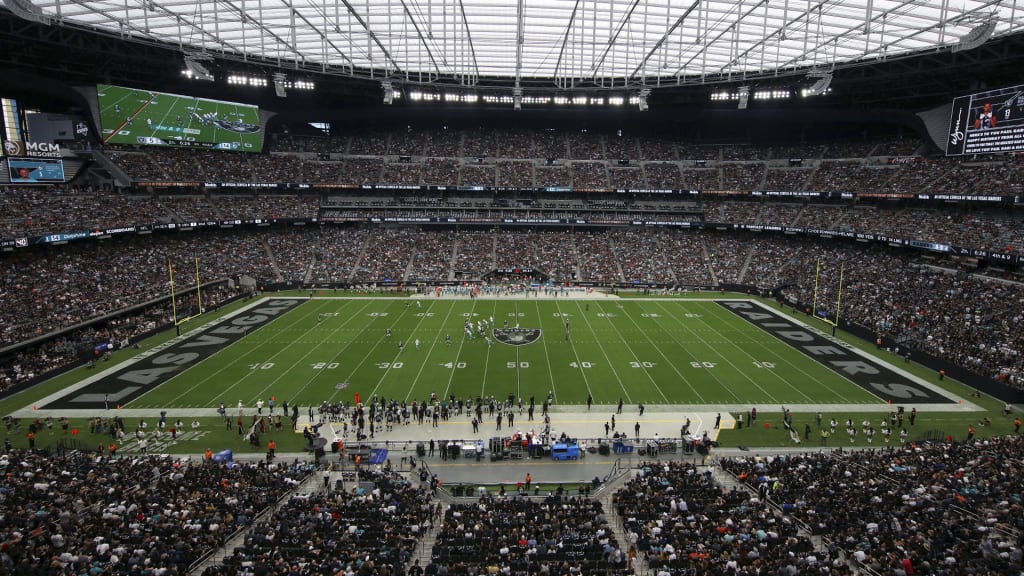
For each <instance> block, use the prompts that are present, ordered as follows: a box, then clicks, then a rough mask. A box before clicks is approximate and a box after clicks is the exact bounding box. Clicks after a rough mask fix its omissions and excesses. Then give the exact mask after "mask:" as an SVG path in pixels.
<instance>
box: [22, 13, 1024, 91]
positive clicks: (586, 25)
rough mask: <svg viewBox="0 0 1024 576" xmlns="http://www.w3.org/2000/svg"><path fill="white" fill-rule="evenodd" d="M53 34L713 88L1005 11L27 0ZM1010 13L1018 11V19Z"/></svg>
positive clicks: (1006, 26)
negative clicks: (54, 26)
mask: <svg viewBox="0 0 1024 576" xmlns="http://www.w3.org/2000/svg"><path fill="white" fill-rule="evenodd" d="M32 2H33V4H35V5H36V6H38V7H39V8H41V9H42V10H43V12H44V13H45V14H46V15H48V16H50V17H51V18H53V19H54V20H55V21H56V22H57V23H68V24H75V25H80V26H86V27H91V28H95V29H99V30H102V31H106V32H109V33H114V34H118V35H121V36H126V35H127V36H130V37H134V38H136V39H138V40H142V41H153V42H160V43H170V44H173V45H176V46H177V45H180V46H183V47H186V48H187V49H190V50H205V51H207V52H209V53H211V55H212V56H214V57H216V56H218V55H226V56H230V57H233V58H237V57H241V56H246V57H260V58H266V59H274V60H276V59H284V60H288V61H292V60H297V61H300V62H301V63H302V64H303V65H305V66H321V67H323V66H327V67H328V70H327V71H328V72H334V73H338V74H346V75H353V76H365V75H369V74H370V73H371V71H372V74H373V75H374V76H375V77H383V76H385V75H395V76H397V77H402V76H403V75H405V76H406V77H409V78H411V79H412V80H414V81H416V78H417V77H420V78H423V75H427V76H426V77H425V78H426V79H427V80H428V81H433V80H436V79H438V78H457V79H461V80H462V81H463V82H465V83H470V84H471V83H473V82H475V81H476V80H479V79H480V78H481V77H488V78H499V79H506V80H508V81H509V82H510V83H511V82H512V81H513V80H514V79H515V78H517V77H521V78H523V79H530V80H533V81H536V80H538V79H540V80H544V79H550V80H551V81H552V83H553V85H554V84H559V85H564V84H566V83H568V82H569V81H572V82H573V83H574V84H578V83H579V82H583V83H588V82H590V83H597V84H601V85H604V83H605V82H614V83H615V84H618V85H623V84H625V83H629V84H633V85H639V84H651V83H656V82H669V83H675V82H690V81H702V82H714V81H717V80H720V79H723V78H726V77H730V75H731V77H735V75H751V76H757V75H763V74H771V73H775V72H776V71H777V70H780V69H781V70H783V71H785V70H793V69H801V70H802V69H805V68H809V67H818V68H830V67H833V66H842V65H844V64H848V63H850V62H856V61H863V60H869V61H870V60H876V59H880V58H883V57H884V58H892V57H898V56H902V55H906V54H908V53H913V52H918V51H927V50H934V49H942V48H947V49H948V47H950V46H951V45H954V44H956V43H957V42H959V40H960V38H961V37H963V36H966V35H968V34H969V33H970V32H971V31H972V30H973V29H975V28H976V27H978V26H979V25H981V24H983V23H985V22H987V21H993V22H995V31H994V35H996V36H1001V35H1006V34H1011V33H1014V32H1017V31H1019V30H1020V29H1021V28H1022V27H1024V3H1021V2H1019V1H1015V0H986V1H980V0H938V1H932V0H909V1H898V0H816V1H810V0H771V1H770V2H769V1H768V0H739V1H734V0H703V1H701V0H682V1H681V2H680V1H675V2H673V1H671V0H655V1H652V2H642V1H640V0H633V1H631V2H621V1H616V2H609V1H594V0H578V1H577V0H518V1H508V0H505V1H499V0H462V1H461V2H460V1H454V2H453V1H450V0H446V1H436V0H360V1H358V2H357V1H354V0H343V1H342V2H337V1H331V2H326V1H316V0H290V1H284V0H118V1H116V2H115V1H109V0H107V1H103V0H101V1H84V0H70V1H69V0H32ZM1018 4H1021V7H1018Z"/></svg>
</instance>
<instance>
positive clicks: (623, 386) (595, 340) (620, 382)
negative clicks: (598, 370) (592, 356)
mask: <svg viewBox="0 0 1024 576" xmlns="http://www.w3.org/2000/svg"><path fill="white" fill-rule="evenodd" d="M574 302H576V309H577V310H579V313H580V316H582V317H583V319H584V320H585V321H586V323H587V328H590V332H591V334H594V342H595V343H596V344H597V347H598V348H600V349H601V354H604V360H605V362H607V363H608V368H610V369H611V371H612V374H614V375H615V379H616V380H618V381H619V388H622V393H623V394H625V395H626V400H629V402H630V404H632V403H633V399H632V398H630V397H629V391H628V390H626V386H625V385H624V384H623V383H622V378H619V371H618V370H616V369H615V366H613V365H612V359H611V358H609V357H608V353H607V352H605V351H604V344H602V343H601V339H600V338H598V337H597V334H596V333H595V332H594V327H593V326H592V325H591V324H590V319H589V318H587V315H586V314H584V313H583V310H581V309H580V301H579V300H575V301H574ZM575 353H576V347H575V346H573V354H575ZM576 360H577V361H579V357H578V356H577V358H576ZM580 370H583V364H582V363H581V364H580ZM584 379H585V378H584ZM589 390H590V386H587V391H588V393H589Z"/></svg>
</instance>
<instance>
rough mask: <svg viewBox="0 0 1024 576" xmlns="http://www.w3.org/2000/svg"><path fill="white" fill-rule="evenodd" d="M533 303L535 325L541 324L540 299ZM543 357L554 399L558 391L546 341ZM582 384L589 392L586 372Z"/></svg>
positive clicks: (556, 305)
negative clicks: (535, 310)
mask: <svg viewBox="0 0 1024 576" xmlns="http://www.w3.org/2000/svg"><path fill="white" fill-rule="evenodd" d="M533 304H534V307H535V308H537V325H538V326H540V325H541V321H540V300H534V301H533ZM555 308H556V309H557V308H558V303H557V302H556V303H555ZM559 314H561V312H559ZM559 319H561V317H559ZM569 344H570V345H572V342H571V340H570V342H569ZM573 354H576V351H575V350H573ZM544 359H545V360H546V361H547V364H548V380H550V381H551V394H552V395H553V397H554V398H555V399H558V392H557V391H556V390H555V372H554V370H553V369H552V368H551V354H550V353H549V352H548V345H547V343H545V344H544ZM578 360H579V358H577V365H578ZM583 384H585V385H586V387H587V394H590V383H589V382H587V375H586V373H584V374H583ZM519 397H520V398H522V394H520V396H519Z"/></svg>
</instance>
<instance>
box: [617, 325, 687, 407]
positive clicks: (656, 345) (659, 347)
mask: <svg viewBox="0 0 1024 576" xmlns="http://www.w3.org/2000/svg"><path fill="white" fill-rule="evenodd" d="M627 316H628V317H629V319H630V321H631V322H633V325H634V326H636V327H637V329H638V330H639V331H640V333H641V334H643V335H644V337H645V338H647V341H648V342H650V343H651V345H652V346H653V348H654V349H655V350H657V352H658V354H661V357H662V358H664V359H665V361H666V362H667V363H668V365H669V366H671V367H672V370H674V371H675V373H676V374H678V375H679V377H680V378H682V379H683V382H684V383H686V385H687V386H689V387H690V390H693V393H694V394H696V395H697V398H698V399H699V400H700V401H701V402H702V403H703V402H704V397H703V396H701V394H700V392H697V389H696V388H694V387H693V385H692V384H690V381H689V380H688V379H687V378H686V376H684V375H683V373H682V372H680V371H679V368H677V367H676V364H675V362H672V360H670V359H669V357H668V356H667V355H666V354H665V352H664V351H663V350H662V349H661V346H659V345H658V344H657V343H655V342H654V340H653V339H652V338H651V337H650V335H649V334H648V333H647V331H646V330H644V329H643V328H641V327H640V323H639V322H637V321H636V318H634V317H633V316H632V315H631V314H627ZM659 328H661V327H660V326H659ZM616 332H618V328H616ZM620 338H621V335H620ZM627 348H629V346H628V345H627ZM629 351H630V353H631V354H633V358H635V359H636V360H637V361H639V360H640V357H639V356H637V355H636V353H634V352H633V349H632V348H629ZM644 372H645V373H646V374H647V377H648V378H650V379H651V382H653V383H654V387H655V388H657V389H658V393H659V394H661V397H662V398H664V399H665V402H668V401H669V400H668V397H667V396H665V393H664V392H662V390H661V387H660V386H658V383H657V381H655V380H654V377H653V376H651V373H650V372H648V371H647V370H646V369H645V370H644Z"/></svg>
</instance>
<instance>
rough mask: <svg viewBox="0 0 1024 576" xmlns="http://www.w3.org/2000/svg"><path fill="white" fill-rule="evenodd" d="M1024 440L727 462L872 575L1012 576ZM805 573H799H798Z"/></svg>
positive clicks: (1018, 555)
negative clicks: (945, 575) (1004, 575)
mask: <svg viewBox="0 0 1024 576" xmlns="http://www.w3.org/2000/svg"><path fill="white" fill-rule="evenodd" d="M1022 457H1024V440H1022V438H1021V437H1020V436H1009V437H1003V438H992V439H988V440H984V441H966V442H959V441H954V442H940V443H925V444H918V445H905V446H894V447H892V448H887V449H884V450H872V451H864V452H848V453H842V452H836V453H824V452H823V453H818V454H806V455H784V456H774V457H772V456H769V457H758V456H753V457H747V458H732V459H723V460H722V461H721V464H722V466H723V467H724V468H725V469H726V470H729V471H731V472H732V473H733V474H734V475H736V476H737V477H738V478H740V479H741V480H742V481H744V482H746V483H747V484H748V485H750V486H751V487H752V488H755V489H758V490H759V491H760V492H761V493H763V494H764V495H766V497H767V498H768V499H769V500H770V501H772V502H774V503H775V504H777V505H779V506H781V507H782V508H783V509H784V510H785V511H787V516H788V517H792V518H795V519H798V520H799V521H800V522H802V523H804V524H805V525H807V526H808V527H809V528H810V530H811V531H812V532H813V533H815V534H820V535H822V536H825V537H827V538H829V539H830V540H831V541H832V542H834V543H835V544H836V545H838V546H839V547H841V548H842V549H843V550H844V551H845V552H846V554H847V555H848V556H849V557H850V558H852V559H854V560H855V561H856V562H857V563H858V564H859V565H862V566H865V567H867V568H868V569H870V570H872V571H873V573H876V574H949V575H959V574H975V575H996V574H1016V573H1018V572H1020V570H1021V567H1022V551H1021V540H1020V534H1021V531H1022V530H1024V514H1022V512H1024V511H1022V510H1021V505H1022V504H1021V501H1020V497H1019V496H1020V488H1019V482H1020V475H1021V472H1022V470H1021V462H1024V458H1022ZM801 573H803V572H801Z"/></svg>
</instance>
